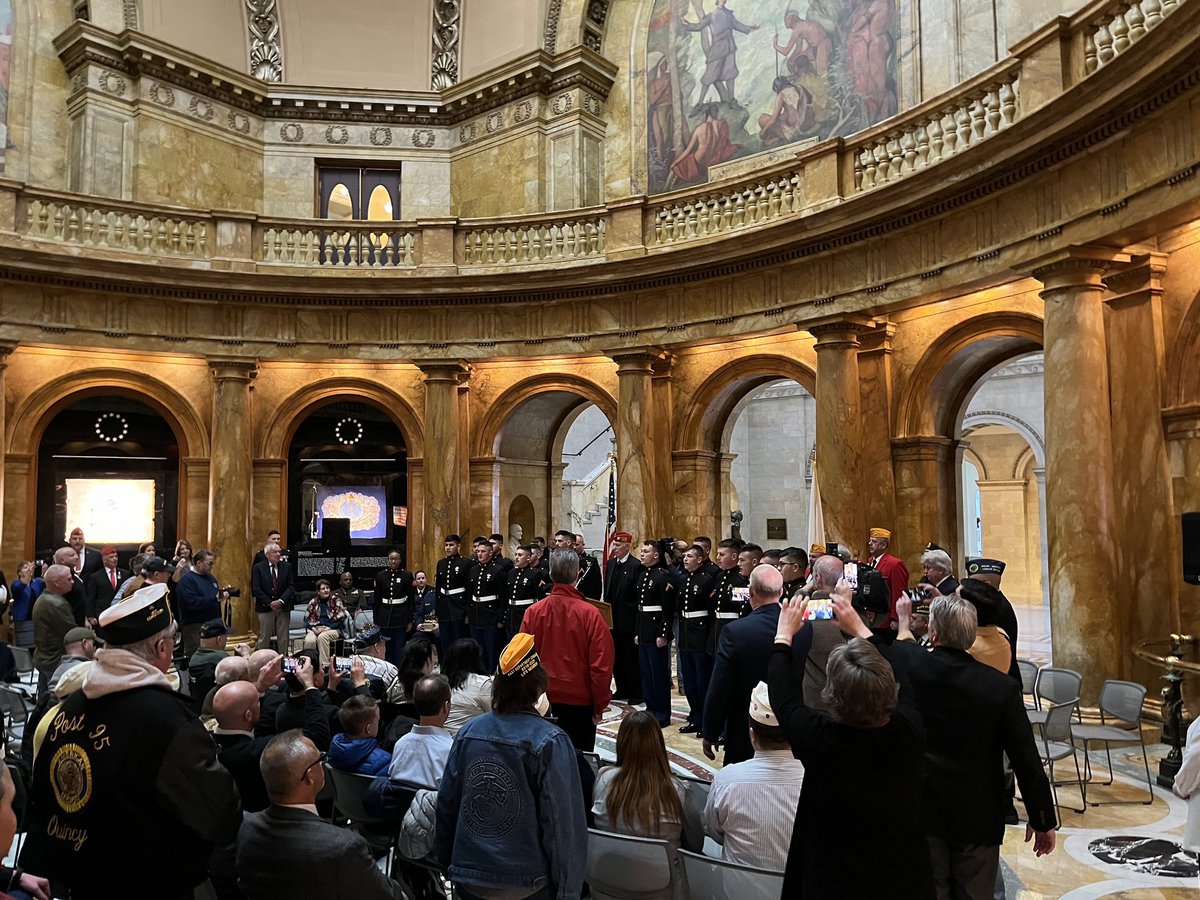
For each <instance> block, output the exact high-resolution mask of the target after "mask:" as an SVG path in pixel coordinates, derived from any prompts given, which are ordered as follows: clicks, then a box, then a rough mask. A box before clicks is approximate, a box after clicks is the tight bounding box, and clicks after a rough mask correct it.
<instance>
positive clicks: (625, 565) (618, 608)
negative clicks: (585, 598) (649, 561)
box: [604, 553, 642, 634]
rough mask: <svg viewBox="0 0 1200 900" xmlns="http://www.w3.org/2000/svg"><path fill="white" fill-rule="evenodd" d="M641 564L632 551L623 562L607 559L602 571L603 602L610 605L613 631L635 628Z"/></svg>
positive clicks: (629, 631)
mask: <svg viewBox="0 0 1200 900" xmlns="http://www.w3.org/2000/svg"><path fill="white" fill-rule="evenodd" d="M641 570H642V564H641V563H640V562H639V561H638V559H637V557H635V556H634V555H633V554H632V553H631V554H629V556H627V557H626V558H625V561H624V562H617V560H615V559H610V560H609V561H608V566H607V567H606V570H605V572H604V602H605V603H607V604H609V605H610V606H611V607H612V617H613V631H622V632H626V633H628V634H633V633H634V631H636V630H637V580H638V574H639V573H640V572H641Z"/></svg>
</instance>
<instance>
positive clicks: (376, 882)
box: [237, 805, 404, 900]
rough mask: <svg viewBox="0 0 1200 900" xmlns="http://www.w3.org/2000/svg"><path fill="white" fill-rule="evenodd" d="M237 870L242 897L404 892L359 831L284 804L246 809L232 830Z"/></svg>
mask: <svg viewBox="0 0 1200 900" xmlns="http://www.w3.org/2000/svg"><path fill="white" fill-rule="evenodd" d="M237 873H238V883H239V885H240V886H241V889H242V893H244V894H245V895H246V898H247V900H276V898H279V897H289V898H301V897H354V898H355V900H402V898H403V897H404V894H403V892H402V891H401V890H400V885H399V884H397V883H396V882H394V881H392V880H391V879H390V878H388V877H387V876H386V875H384V874H383V873H382V872H380V871H379V869H377V868H376V867H375V860H374V858H373V857H372V856H371V849H370V847H368V846H367V842H366V840H365V839H364V838H363V837H362V835H360V834H358V833H357V832H354V831H350V830H349V829H347V828H339V827H337V826H336V825H331V824H329V823H328V822H326V821H324V820H322V819H320V818H318V817H317V816H315V815H313V814H312V813H311V812H309V811H308V810H304V809H297V808H295V807H290V806H275V805H271V806H269V807H268V808H267V809H265V810H264V811H263V812H257V813H247V814H246V817H245V819H243V821H242V830H241V831H240V832H238V840H237Z"/></svg>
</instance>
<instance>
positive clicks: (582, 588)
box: [575, 553, 604, 600]
mask: <svg viewBox="0 0 1200 900" xmlns="http://www.w3.org/2000/svg"><path fill="white" fill-rule="evenodd" d="M575 587H576V588H578V589H579V593H581V594H583V596H585V597H587V598H588V599H589V600H600V599H602V597H603V594H604V587H603V585H602V584H601V582H600V563H598V562H596V558H595V557H594V556H589V555H588V554H586V553H581V554H579V580H578V581H576V582H575Z"/></svg>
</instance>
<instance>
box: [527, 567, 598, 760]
mask: <svg viewBox="0 0 1200 900" xmlns="http://www.w3.org/2000/svg"><path fill="white" fill-rule="evenodd" d="M578 577H579V554H578V553H576V552H575V551H574V550H572V549H569V548H568V549H554V550H552V551H550V580H551V581H552V582H553V583H554V587H553V588H551V590H550V593H549V595H548V596H547V597H546V598H545V599H544V600H539V601H538V602H537V603H535V604H533V606H531V607H529V611H528V612H527V613H525V620H524V621H523V622H522V623H521V631H524V632H526V633H528V634H532V635H533V640H534V643H535V644H536V645H537V648H538V655H539V656H540V657H541V659H542V666H543V667H544V668H545V669H546V671H547V673H548V674H549V675H550V687H549V689H548V690H547V691H546V694H547V696H548V697H549V698H550V709H551V711H552V712H553V713H554V716H555V718H556V719H558V725H559V727H560V728H562V730H563V731H565V732H566V733H567V736H568V737H569V738H570V739H571V743H572V744H574V745H575V748H576V749H577V750H587V751H589V752H591V751H593V750H595V747H596V726H597V725H598V724H599V723H600V716H601V715H602V714H603V713H604V710H605V708H607V706H608V701H609V700H611V699H612V687H611V685H612V674H613V640H612V634H611V633H610V632H609V630H608V626H607V625H606V624H605V623H604V617H603V616H601V615H600V611H599V610H598V609H596V607H594V606H592V605H591V604H590V603H588V602H587V601H586V600H584V599H583V594H581V593H579V591H577V590H576V589H575V579H577V578H578Z"/></svg>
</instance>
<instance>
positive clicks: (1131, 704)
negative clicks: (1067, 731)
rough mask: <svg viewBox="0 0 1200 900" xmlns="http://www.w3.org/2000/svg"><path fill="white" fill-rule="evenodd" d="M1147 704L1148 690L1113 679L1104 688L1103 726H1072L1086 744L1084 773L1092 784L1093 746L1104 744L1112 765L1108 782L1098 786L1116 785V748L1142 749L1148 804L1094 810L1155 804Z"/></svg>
mask: <svg viewBox="0 0 1200 900" xmlns="http://www.w3.org/2000/svg"><path fill="white" fill-rule="evenodd" d="M1145 702H1146V688H1145V687H1144V686H1143V685H1140V684H1137V683H1136V682H1133V681H1117V680H1115V679H1109V680H1108V681H1105V682H1104V685H1103V686H1102V687H1101V688H1100V724H1099V725H1078V724H1075V725H1072V726H1071V733H1072V734H1073V735H1074V736H1075V739H1076V740H1079V741H1083V760H1084V773H1085V775H1086V776H1087V780H1088V782H1089V783H1093V782H1092V761H1091V756H1090V753H1089V745H1090V744H1099V743H1103V744H1104V756H1105V759H1106V760H1107V762H1108V781H1097V782H1094V783H1095V784H1101V785H1109V784H1112V783H1113V767H1112V753H1111V752H1110V750H1109V747H1110V746H1111V745H1112V744H1140V745H1141V748H1142V764H1143V765H1144V766H1145V769H1146V793H1147V794H1148V795H1149V796H1148V797H1147V799H1145V800H1104V801H1100V802H1093V803H1092V806H1108V805H1116V804H1119V803H1141V804H1143V805H1144V806H1149V805H1150V804H1151V803H1153V802H1154V783H1153V782H1152V781H1151V780H1150V760H1149V759H1148V758H1147V756H1146V738H1145V736H1144V735H1143V734H1142V707H1143V705H1144V704H1145ZM1108 719H1116V720H1117V721H1118V722H1123V723H1124V724H1126V725H1132V726H1133V730H1132V731H1130V730H1128V729H1126V728H1121V727H1119V726H1117V725H1110V724H1108V721H1107V720H1108Z"/></svg>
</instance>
